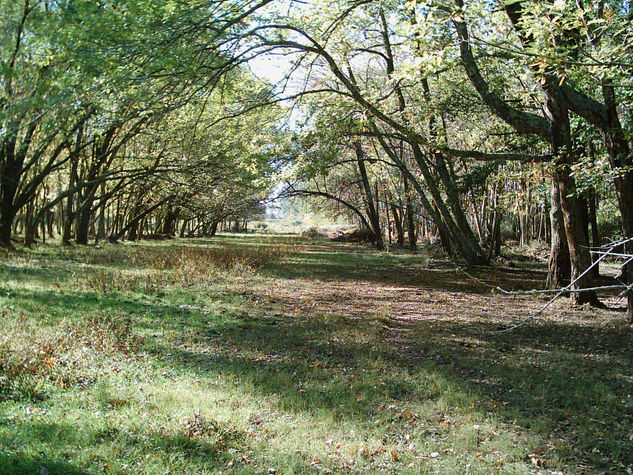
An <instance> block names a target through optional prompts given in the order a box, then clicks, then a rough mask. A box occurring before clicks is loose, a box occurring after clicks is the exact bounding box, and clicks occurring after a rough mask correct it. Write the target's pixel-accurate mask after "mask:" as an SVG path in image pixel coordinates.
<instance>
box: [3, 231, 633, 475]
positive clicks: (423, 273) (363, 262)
mask: <svg viewBox="0 0 633 475" xmlns="http://www.w3.org/2000/svg"><path fill="white" fill-rule="evenodd" d="M183 249H184V250H183ZM208 249H212V251H209V250H208ZM213 249H215V250H213ZM227 256H228V257H227ZM504 272H505V273H504ZM478 277H480V278H482V279H484V280H487V281H490V282H493V283H495V284H499V283H502V284H503V285H504V286H505V287H514V288H526V287H530V286H532V285H536V284H538V282H539V281H540V279H541V278H542V276H541V275H539V274H538V273H534V272H531V273H527V272H524V271H523V270H517V271H515V272H510V271H503V272H502V271H488V270H481V271H479V273H478ZM0 283H1V285H0V315H2V321H1V322H0V332H1V333H0V472H2V473H86V472H88V473H141V472H142V473H167V472H169V473H224V472H227V473H231V472H233V473H269V471H270V469H274V470H275V471H276V473H285V474H289V473H306V472H314V473H318V472H325V473H328V472H329V473H344V472H350V473H376V472H381V473H420V472H422V473H461V472H463V473H494V472H500V473H534V472H542V473H551V472H555V471H558V472H563V473H579V472H581V471H583V470H584V471H597V472H600V471H606V472H624V473H626V467H628V466H630V465H631V464H633V455H632V453H633V451H632V450H631V449H632V448H633V442H632V439H633V423H632V422H633V421H632V414H633V401H632V399H631V389H630V388H631V383H632V382H633V374H632V373H631V367H632V366H631V363H632V361H631V360H632V359H633V340H632V338H631V330H630V328H629V327H628V326H626V325H625V324H624V323H623V317H622V314H619V313H617V312H608V311H590V310H584V309H570V308H568V307H567V305H566V304H565V303H560V304H558V305H557V306H555V308H554V310H552V311H551V312H550V313H548V314H547V315H546V316H545V317H544V318H542V319H539V320H536V321H534V322H531V323H530V324H529V325H526V326H524V327H522V328H520V329H519V330H518V331H516V332H513V333H509V334H500V333H496V332H494V330H496V329H499V328H503V327H505V326H506V325H507V324H508V323H509V322H511V321H515V320H516V319H518V318H520V317H521V316H522V315H524V314H526V313H527V312H529V311H530V310H532V309H533V308H536V307H538V306H539V305H540V304H541V302H540V301H536V300H534V299H533V298H528V297H526V298H518V297H507V296H498V295H493V294H491V293H490V292H489V290H488V289H487V288H485V287H483V286H481V285H479V284H477V283H475V282H473V281H471V280H469V279H468V278H467V277H465V276H464V275H462V274H460V273H457V272H455V270H454V269H453V268H452V267H451V266H450V265H447V264H444V263H441V262H437V261H433V260H432V259H430V258H429V256H426V255H413V254H409V253H406V252H401V253H398V254H385V253H379V252H375V251H371V250H369V249H366V248H361V247H355V246H351V245H345V244H332V243H328V242H325V241H319V240H302V239H298V238H295V237H291V236H278V237H277V236H253V235H248V236H236V235H222V236H219V237H217V238H214V239H211V240H176V241H169V242H157V243H144V244H140V245H137V244H134V245H131V244H125V245H104V246H102V247H100V248H95V247H85V248H79V247H72V248H63V247H61V246H56V245H45V246H40V247H38V248H36V249H34V250H22V251H18V252H16V253H13V254H10V255H8V256H6V257H4V258H2V259H1V260H0Z"/></svg>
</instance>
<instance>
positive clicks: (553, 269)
mask: <svg viewBox="0 0 633 475" xmlns="http://www.w3.org/2000/svg"><path fill="white" fill-rule="evenodd" d="M550 221H551V247H550V257H549V272H548V274H547V285H546V287H547V288H548V289H560V288H562V287H564V286H566V285H567V284H568V283H569V278H570V276H571V273H570V272H571V262H570V260H569V247H568V246H567V235H566V234H565V227H564V225H563V213H562V211H561V207H560V190H559V188H558V183H557V182H556V180H552V194H551V208H550Z"/></svg>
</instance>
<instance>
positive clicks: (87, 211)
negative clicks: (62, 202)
mask: <svg viewBox="0 0 633 475" xmlns="http://www.w3.org/2000/svg"><path fill="white" fill-rule="evenodd" d="M91 204H92V203H89V204H88V205H87V206H84V207H83V208H82V209H80V210H79V215H78V216H77V229H76V231H75V242H76V243H77V244H81V245H83V246H85V245H87V244H88V235H89V231H90V219H91V218H92V213H91V206H90V205H91Z"/></svg>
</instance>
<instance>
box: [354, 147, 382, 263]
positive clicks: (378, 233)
mask: <svg viewBox="0 0 633 475" xmlns="http://www.w3.org/2000/svg"><path fill="white" fill-rule="evenodd" d="M354 150H355V151H356V159H357V160H356V161H357V163H358V171H359V172H360V177H361V181H362V184H363V190H364V192H365V200H366V205H367V214H368V215H369V223H370V224H371V227H372V229H371V231H372V233H373V235H374V242H375V243H376V249H378V250H379V251H380V250H383V249H384V248H385V244H384V242H383V240H382V229H381V228H380V218H379V216H378V211H377V210H376V206H375V203H374V196H373V192H372V190H371V185H370V183H369V176H368V175H367V168H366V167H365V151H364V150H363V147H362V146H361V144H360V142H355V143H354Z"/></svg>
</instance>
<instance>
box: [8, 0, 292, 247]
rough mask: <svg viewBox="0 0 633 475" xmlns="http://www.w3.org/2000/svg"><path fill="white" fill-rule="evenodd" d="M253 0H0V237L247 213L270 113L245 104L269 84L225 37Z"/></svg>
mask: <svg viewBox="0 0 633 475" xmlns="http://www.w3.org/2000/svg"><path fill="white" fill-rule="evenodd" d="M264 3H266V2H260V3H256V2H229V1H226V2H215V3H214V4H213V5H209V3H208V2H203V1H200V2H188V3H187V4H177V3H173V4H171V3H169V2H161V1H156V2H136V1H117V2H94V1H71V2H66V1H47V0H23V1H22V0H21V1H15V2H13V1H12V2H1V3H0V8H1V11H0V18H1V19H2V23H3V24H2V29H3V34H4V37H3V41H2V43H1V46H0V55H1V57H2V68H1V69H0V75H1V76H0V89H1V91H0V92H1V96H0V124H1V131H2V133H1V136H0V245H1V246H4V247H11V246H12V245H13V242H14V241H15V237H16V236H15V232H16V231H19V232H20V239H21V240H23V242H24V244H26V245H31V244H32V243H33V242H34V241H35V240H36V239H37V238H38V237H41V238H42V239H45V238H46V236H47V235H48V236H51V235H53V234H54V233H55V232H57V233H59V234H60V235H61V237H62V240H63V241H64V242H69V241H70V240H71V239H73V240H74V241H76V242H77V243H79V244H87V243H88V240H89V239H90V238H91V237H94V238H96V239H105V238H108V239H110V240H114V241H116V240H118V239H120V238H122V237H128V238H130V239H136V238H137V237H139V236H140V235H142V234H145V235H147V234H165V235H173V234H174V233H176V232H177V231H178V232H180V233H181V234H213V233H214V232H215V229H216V228H217V226H218V223H219V222H221V221H223V220H225V219H228V218H230V217H232V216H241V215H245V214H248V213H251V214H252V213H254V212H257V211H260V208H261V204H260V203H261V201H262V200H263V199H264V198H266V196H267V195H268V194H269V189H270V186H271V183H270V180H271V173H272V169H273V167H274V161H273V160H272V157H273V155H274V152H275V147H276V144H277V143H278V142H279V141H278V140H277V136H278V135H279V134H280V130H279V129H278V127H277V122H278V115H279V108H277V107H269V108H267V109H265V110H264V109H253V108H252V103H253V102H261V101H262V100H263V99H264V98H265V96H266V95H267V94H268V92H267V91H268V90H269V88H268V87H267V85H266V84H264V83H262V82H261V81H259V80H258V79H257V78H255V77H254V76H253V75H252V74H251V73H250V72H249V71H248V69H246V68H245V67H242V66H240V64H239V62H238V61H234V60H233V57H232V54H231V46H230V44H229V43H228V42H230V39H231V38H232V37H233V36H234V34H235V32H236V31H238V30H239V29H240V28H243V26H240V22H242V21H243V18H244V17H245V15H248V14H250V13H252V11H253V10H254V9H256V8H257V7H259V6H261V5H263V4H264ZM193 26H195V28H194V29H193V30H192V27H193Z"/></svg>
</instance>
